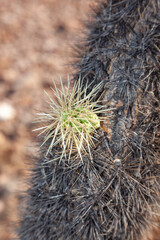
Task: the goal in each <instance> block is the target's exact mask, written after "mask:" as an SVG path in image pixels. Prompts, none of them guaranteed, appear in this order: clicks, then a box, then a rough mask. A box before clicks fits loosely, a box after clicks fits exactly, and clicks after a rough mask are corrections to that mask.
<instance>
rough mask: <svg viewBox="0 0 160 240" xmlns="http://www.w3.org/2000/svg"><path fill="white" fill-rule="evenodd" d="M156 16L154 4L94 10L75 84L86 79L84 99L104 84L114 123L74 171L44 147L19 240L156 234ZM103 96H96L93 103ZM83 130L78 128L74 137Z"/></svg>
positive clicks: (159, 84) (125, 2) (159, 90)
mask: <svg viewBox="0 0 160 240" xmlns="http://www.w3.org/2000/svg"><path fill="white" fill-rule="evenodd" d="M159 16H160V2H159V1H156V0H154V1H153V0H141V1H140V0H115V1H113V0H103V1H102V2H100V3H99V5H98V6H97V9H96V10H95V13H94V16H93V19H92V21H91V23H90V24H88V28H89V36H88V40H87V42H86V44H85V46H84V48H82V47H79V49H80V54H79V58H80V61H78V63H77V65H76V66H77V67H78V70H77V74H76V76H75V78H74V80H75V82H77V81H79V79H83V82H82V87H81V89H82V91H84V93H85V90H84V89H85V86H86V83H88V87H87V94H90V92H92V89H93V87H94V86H97V85H98V84H99V82H102V83H103V86H104V94H103V99H102V102H103V105H105V106H107V108H112V109H113V110H111V115H112V118H109V119H108V117H107V116H105V119H104V120H103V124H102V128H101V129H99V130H97V134H98V136H97V140H98V141H97V144H95V145H94V146H93V147H92V148H91V150H90V151H91V154H89V152H88V151H86V152H84V151H81V154H78V158H77V161H78V159H79V164H74V165H73V164H72V156H71V157H70V159H71V160H70V161H68V162H67V161H59V159H57V146H56V145H54V146H53V145H51V139H50V141H49V139H48V140H47V141H46V142H45V144H44V145H43V147H42V153H41V156H40V158H39V159H38V161H37V164H36V166H35V169H34V171H33V172H34V175H33V178H32V180H31V187H30V188H29V190H28V203H27V207H26V211H25V217H24V218H23V219H22V223H21V229H20V233H19V236H20V239H21V240H35V239H36V240H42V239H43V240H112V239H113V240H135V239H139V238H140V237H141V235H142V234H143V232H144V228H147V226H148V225H151V224H155V226H156V221H155V219H156V218H159V192H160V80H159V79H160V17H159ZM82 49H84V51H82ZM80 76H81V78H80ZM90 83H91V85H90ZM100 94H101V93H100V92H95V93H94V99H98V98H99V96H100ZM80 99H81V96H80ZM94 99H93V100H91V99H90V100H91V102H92V101H93V102H95V101H96V100H94ZM78 101H80V100H78ZM82 101H83V96H82ZM93 109H94V108H93ZM95 109H96V108H95ZM100 111H101V110H100ZM62 112H63V113H64V114H63V115H64V119H63V121H64V123H63V125H62V127H63V128H64V129H67V127H68V126H70V125H71V124H70V123H68V122H66V119H68V113H67V114H66V112H65V111H62ZM82 113H83V114H84V108H83V110H82ZM90 116H92V114H91V115H90ZM95 119H96V118H95ZM89 122H90V121H89ZM85 124H86V123H85ZM89 125H90V124H89ZM96 126H99V124H97V123H96V125H95V126H94V128H97V127H96ZM72 127H73V126H72ZM85 127H86V126H85ZM76 129H77V130H76ZM80 130H81V128H80ZM80 130H79V127H77V126H76V128H74V129H73V132H74V134H77V132H78V131H80ZM76 131H77V132H76ZM90 131H91V132H92V127H91V129H90V128H89V132H90ZM48 134H49V133H48ZM48 134H47V136H49V135H48ZM54 134H55V130H54ZM89 134H90V133H89ZM47 138H48V137H47ZM61 145H62V151H61V153H60V155H59V156H61V154H62V153H63V152H65V151H64V149H65V150H66V149H67V148H68V146H70V144H69V145H67V144H66V143H65V144H63V141H62V143H61ZM50 146H52V147H50ZM64 146H65V147H64ZM48 149H49V152H48V155H47V156H46V152H47V151H48ZM51 149H52V151H50V150H51ZM58 150H59V149H58ZM80 150H81V149H80ZM78 152H80V151H79V150H77V153H78ZM71 155H72V154H71ZM91 155H92V156H91ZM53 159H54V160H55V161H53ZM143 239H144V238H143ZM146 239H147V237H146Z"/></svg>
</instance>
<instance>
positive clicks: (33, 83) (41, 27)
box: [0, 0, 91, 240]
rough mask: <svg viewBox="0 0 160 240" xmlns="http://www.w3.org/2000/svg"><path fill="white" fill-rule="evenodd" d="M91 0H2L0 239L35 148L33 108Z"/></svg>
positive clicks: (59, 67) (62, 70)
mask: <svg viewBox="0 0 160 240" xmlns="http://www.w3.org/2000/svg"><path fill="white" fill-rule="evenodd" d="M90 4H91V0H0V240H9V239H12V238H13V237H14V236H15V235H14V231H13V229H14V223H15V222H17V221H18V208H19V206H20V203H21V201H22V199H21V192H22V191H23V190H25V189H26V185H25V179H26V178H27V174H28V169H29V168H30V167H31V165H30V164H31V163H32V157H33V156H34V154H36V151H37V149H36V146H37V145H36V137H35V134H34V133H33V132H32V130H33V129H34V126H33V120H34V118H35V113H36V111H38V110H39V109H41V105H42V102H43V100H44V93H43V89H45V90H48V89H49V87H50V85H51V84H52V80H53V79H54V80H55V81H59V76H62V78H63V79H65V78H66V75H67V73H70V72H72V68H71V67H70V66H68V63H70V62H71V60H72V56H73V55H74V51H73V49H72V47H71V46H72V45H73V44H74V42H78V41H79V40H80V38H81V37H80V36H81V30H82V29H83V24H82V23H81V21H80V20H85V19H87V16H88V13H89V5H90Z"/></svg>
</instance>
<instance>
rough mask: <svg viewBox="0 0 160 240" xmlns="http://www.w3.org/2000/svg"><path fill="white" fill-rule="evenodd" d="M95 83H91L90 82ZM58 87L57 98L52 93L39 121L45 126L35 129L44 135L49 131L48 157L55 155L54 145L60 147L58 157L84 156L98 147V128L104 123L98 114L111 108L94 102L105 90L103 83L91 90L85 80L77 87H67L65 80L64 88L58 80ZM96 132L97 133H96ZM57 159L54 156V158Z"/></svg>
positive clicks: (78, 83)
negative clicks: (53, 153) (92, 148)
mask: <svg viewBox="0 0 160 240" xmlns="http://www.w3.org/2000/svg"><path fill="white" fill-rule="evenodd" d="M90 85H91V84H90ZM54 86H55V90H54V89H53V88H51V89H52V91H53V93H54V97H56V100H53V98H51V97H50V96H49V95H48V93H46V94H47V96H48V97H49V100H50V102H48V109H47V112H45V113H38V118H37V122H40V123H44V126H42V127H40V128H38V129H35V130H34V131H37V130H40V131H41V130H42V131H41V133H40V135H41V134H44V133H45V137H44V141H43V143H42V146H43V145H44V144H45V143H46V142H47V141H49V140H50V143H49V144H48V149H47V151H46V156H47V155H48V154H49V153H50V154H51V155H52V149H53V147H55V146H57V147H59V153H58V156H59V157H58V158H59V159H60V160H62V158H65V159H67V161H69V160H70V158H71V156H72V155H75V156H76V157H77V154H78V155H79V157H80V158H81V160H83V158H82V152H89V153H90V151H91V147H94V146H95V140H96V136H95V135H97V133H96V129H98V128H100V122H102V120H103V119H104V117H102V116H98V115H97V114H101V115H102V113H105V112H107V111H109V110H110V109H109V110H108V109H106V110H105V109H104V106H103V105H100V100H96V101H93V99H94V97H95V95H97V93H98V92H101V91H102V86H103V84H102V82H101V83H99V84H98V85H97V86H95V87H94V88H92V90H91V91H90V92H89V93H87V89H88V87H89V86H88V85H87V84H86V86H85V87H83V88H82V82H81V81H80V80H78V82H77V83H75V84H74V86H73V88H71V86H70V81H69V80H68V86H67V87H65V86H64V85H63V83H62V82H61V89H58V88H57V86H56V84H55V82H54ZM93 134H94V135H93ZM54 160H55V158H54V159H53V161H54Z"/></svg>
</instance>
